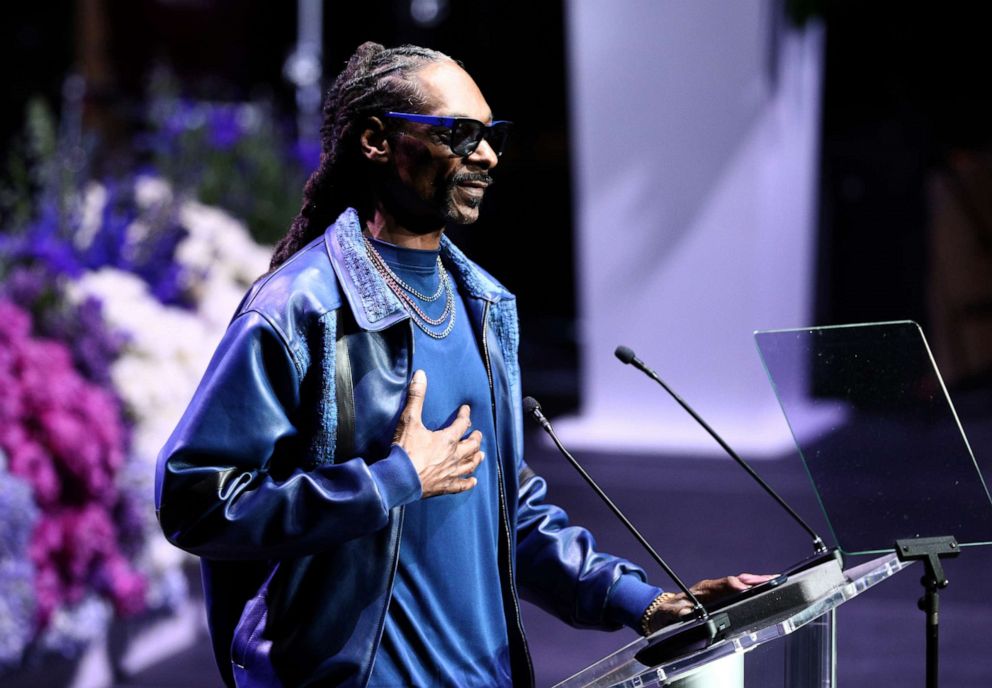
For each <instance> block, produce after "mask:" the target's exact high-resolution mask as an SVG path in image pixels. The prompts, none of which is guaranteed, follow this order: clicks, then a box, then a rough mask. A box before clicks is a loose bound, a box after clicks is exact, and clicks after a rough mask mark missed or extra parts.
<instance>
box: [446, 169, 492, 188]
mask: <svg viewBox="0 0 992 688" xmlns="http://www.w3.org/2000/svg"><path fill="white" fill-rule="evenodd" d="M462 182H485V184H486V185H487V186H492V185H493V184H495V183H496V182H495V181H494V180H493V178H492V177H490V176H489V175H488V174H486V173H485V172H463V173H461V174H456V175H455V176H454V177H452V178H451V183H452V184H461V183H462Z"/></svg>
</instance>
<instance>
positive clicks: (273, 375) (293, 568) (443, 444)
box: [157, 43, 751, 686]
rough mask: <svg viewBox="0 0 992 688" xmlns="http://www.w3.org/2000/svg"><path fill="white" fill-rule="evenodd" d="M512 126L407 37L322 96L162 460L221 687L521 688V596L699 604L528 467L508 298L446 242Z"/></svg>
mask: <svg viewBox="0 0 992 688" xmlns="http://www.w3.org/2000/svg"><path fill="white" fill-rule="evenodd" d="M507 127H508V123H501V122H494V121H493V117H492V112H491V111H490V108H489V105H488V104H487V103H486V101H485V99H484V98H483V96H482V93H481V92H480V91H479V89H478V87H477V86H476V84H475V83H474V82H473V81H472V79H471V77H469V75H468V74H467V73H466V72H465V71H464V70H463V69H462V68H461V67H460V66H459V65H458V64H457V63H456V62H454V61H452V60H451V59H450V58H448V57H447V56H445V55H443V54H441V53H437V52H434V51H431V50H426V49H423V48H417V47H413V46H404V47H401V48H396V49H392V50H385V49H383V48H382V46H379V45H376V44H372V43H366V44H364V45H362V46H361V47H360V48H359V49H358V51H357V52H356V53H355V55H354V56H352V58H351V59H350V60H349V62H348V64H347V66H346V67H345V69H344V71H343V72H342V73H341V74H340V75H339V76H338V78H337V80H336V81H335V82H334V84H333V85H332V87H331V89H330V91H329V93H328V96H327V100H326V103H325V107H324V127H323V129H322V158H321V162H320V166H319V168H318V170H317V171H316V172H315V173H314V174H313V176H312V177H311V178H310V180H309V181H308V183H307V187H306V189H305V198H304V204H303V208H302V210H301V213H300V215H299V216H298V217H297V218H296V220H295V222H294V223H293V227H292V229H291V230H290V232H289V234H288V235H287V236H286V238H285V239H284V240H283V241H282V242H281V243H280V244H279V246H278V247H277V249H276V252H275V255H274V257H273V270H272V271H271V272H270V273H269V274H268V275H266V276H265V277H264V278H263V279H261V280H259V282H258V283H256V285H255V286H254V287H253V288H252V290H251V291H250V292H249V294H248V295H247V296H246V297H245V299H244V301H243V302H242V304H241V306H240V307H239V309H238V312H237V314H236V315H235V317H234V319H233V320H232V322H231V325H230V327H229V330H228V332H227V334H226V336H225V338H224V340H223V341H222V343H221V345H220V347H219V349H218V351H217V353H216V354H215V356H214V359H213V361H212V362H211V365H210V368H209V369H208V371H207V373H206V375H205V376H204V379H203V381H202V383H201V385H200V387H199V389H198V391H197V393H196V395H195V397H194V399H193V401H192V402H191V404H190V407H189V409H188V410H187V412H186V414H185V415H184V417H183V419H182V421H181V422H180V424H179V426H178V428H177V429H176V431H175V433H174V434H173V436H172V438H171V439H170V440H169V442H168V444H167V445H166V447H165V448H164V449H163V452H162V455H161V457H160V462H159V470H158V481H157V498H158V504H159V518H160V520H161V524H162V528H163V530H164V531H165V533H166V535H167V537H168V538H169V539H170V540H171V541H172V542H173V543H175V544H176V545H178V546H180V547H182V548H184V549H187V550H189V551H190V552H193V553H195V554H198V555H200V556H201V557H202V562H203V578H204V588H205V591H206V596H207V601H208V605H209V622H210V631H211V636H212V640H213V644H214V650H215V653H216V655H217V658H218V662H219V665H220V669H221V672H222V674H223V676H224V680H225V681H226V682H227V683H228V684H229V685H234V684H235V683H236V684H237V685H238V686H246V685H252V686H254V685H260V686H262V685H264V686H276V685H287V686H288V685H292V686H297V685H349V686H364V685H369V686H385V685H458V686H471V685H487V686H488V685H498V686H510V685H525V684H529V683H531V682H532V681H533V678H532V676H533V674H532V667H531V661H530V657H529V655H528V651H527V645H526V642H525V639H524V632H523V628H522V626H521V621H520V610H519V607H518V593H519V594H520V595H523V596H525V597H527V598H528V599H531V600H533V601H535V602H536V603H538V604H540V605H541V606H542V607H544V608H545V609H547V610H549V611H551V612H553V613H555V614H557V615H558V616H560V617H561V618H563V619H564V620H566V621H567V622H569V623H571V624H573V625H577V626H596V627H600V628H617V627H619V626H621V625H622V624H627V625H629V626H631V627H634V628H637V629H638V630H640V631H641V632H648V631H650V630H652V629H654V628H657V627H660V626H661V625H662V624H664V623H667V622H669V621H672V620H674V619H676V618H678V616H679V615H680V614H683V613H685V611H686V610H687V609H688V608H689V606H690V605H689V603H688V602H687V601H686V600H685V599H684V598H683V596H682V595H681V594H678V595H673V594H671V593H666V594H664V595H661V596H659V595H660V593H661V591H660V590H659V589H658V588H656V587H653V586H650V585H648V584H647V583H646V582H645V577H644V573H643V571H641V570H640V569H639V568H637V567H636V566H634V565H633V564H631V563H629V562H627V561H625V560H622V559H618V558H616V557H612V556H609V555H605V554H601V553H598V552H596V551H595V549H594V543H593V540H592V537H591V535H590V534H589V533H588V532H587V531H585V530H584V529H581V528H577V527H573V526H569V525H568V521H567V517H566V515H565V514H564V512H563V511H561V510H560V509H558V508H557V507H554V506H552V505H548V504H545V503H544V502H543V498H544V496H545V493H546V485H545V483H544V481H543V480H542V479H541V478H540V477H538V476H537V475H535V474H534V472H533V471H532V470H531V469H530V468H529V467H528V466H527V465H526V464H525V463H524V461H523V457H522V446H523V440H522V428H521V408H520V380H519V369H518V366H517V319H516V309H515V302H514V298H513V296H512V295H510V294H509V293H508V292H507V291H506V290H505V289H504V288H503V287H502V286H501V285H500V284H499V283H498V282H496V281H495V280H494V279H493V278H492V277H490V276H489V275H488V274H487V273H486V272H484V271H483V270H482V269H480V268H479V267H478V266H476V265H475V264H474V263H472V262H471V261H469V260H468V259H467V258H466V257H465V256H464V255H463V254H462V253H461V252H460V251H459V250H458V249H457V248H455V247H454V246H453V245H452V244H451V242H450V241H449V240H448V239H447V238H446V237H445V236H444V228H445V226H446V225H447V224H448V223H458V224H469V223H471V222H474V221H475V220H476V218H477V217H478V213H479V205H480V203H481V202H482V198H483V196H484V193H485V189H486V187H487V186H488V185H489V184H490V183H491V177H490V173H491V172H492V170H493V169H494V168H495V167H496V166H497V164H498V162H499V154H500V152H501V150H502V146H503V143H504V142H505V138H506V133H507V132H506V130H507ZM742 578H743V580H742V579H741V578H738V577H731V578H725V579H720V580H719V581H704V582H703V583H701V584H699V586H698V589H699V590H700V594H701V595H703V596H704V597H709V598H712V597H715V596H717V595H719V594H724V593H726V592H728V591H731V590H738V589H744V588H746V587H747V584H748V583H749V582H751V581H750V580H749V579H748V578H747V577H746V576H742Z"/></svg>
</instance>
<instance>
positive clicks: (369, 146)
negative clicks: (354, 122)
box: [358, 117, 392, 164]
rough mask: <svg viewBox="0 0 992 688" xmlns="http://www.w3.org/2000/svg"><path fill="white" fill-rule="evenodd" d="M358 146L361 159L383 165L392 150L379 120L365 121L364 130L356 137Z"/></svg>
mask: <svg viewBox="0 0 992 688" xmlns="http://www.w3.org/2000/svg"><path fill="white" fill-rule="evenodd" d="M358 146H359V149H360V150H361V152H362V157H364V158H365V159H366V160H368V161H370V162H373V163H377V164H383V163H386V162H388V161H389V158H390V156H391V154H392V149H391V146H390V145H389V139H388V138H387V137H386V127H385V125H383V123H382V120H381V119H379V118H378V117H369V118H368V119H367V120H366V121H365V128H364V129H362V133H361V134H359V136H358Z"/></svg>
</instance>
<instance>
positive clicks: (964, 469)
mask: <svg viewBox="0 0 992 688" xmlns="http://www.w3.org/2000/svg"><path fill="white" fill-rule="evenodd" d="M755 339H756V343H757V345H758V349H759V353H760V355H761V358H762V362H763V363H764V366H765V370H766V371H767V373H768V377H769V381H770V382H771V385H772V388H773V389H774V391H775V394H776V396H777V397H778V400H779V403H780V404H781V407H782V412H783V414H784V415H785V417H786V420H787V421H788V423H789V426H790V428H791V429H792V432H793V436H794V438H795V440H796V445H797V448H798V449H799V454H800V456H801V457H802V460H803V464H804V467H805V469H806V472H807V475H808V476H809V478H810V481H811V483H812V485H813V488H814V490H815V493H816V497H817V500H818V501H819V503H820V506H821V507H822V509H823V512H824V515H825V516H826V519H827V523H828V526H829V528H830V531H831V534H832V536H833V540H834V541H835V542H836V544H837V545H838V547H839V549H840V551H841V552H843V553H844V554H847V555H864V554H874V555H882V556H881V557H880V558H878V559H874V560H872V561H870V562H868V563H865V564H861V565H859V566H857V567H854V568H851V569H848V570H846V571H843V572H841V571H840V565H839V563H837V562H830V564H831V565H832V566H833V567H834V568H833V569H830V570H829V571H827V570H826V569H821V567H820V566H818V567H817V568H818V569H820V570H818V571H816V573H815V575H816V576H817V577H816V578H813V577H811V576H808V575H807V579H806V580H805V581H803V580H797V581H796V582H797V585H796V586H794V587H793V588H792V590H796V589H800V588H801V590H802V595H801V596H796V595H792V596H791V597H789V596H786V595H785V593H784V592H781V591H780V592H779V593H777V594H778V597H776V596H775V595H776V593H775V592H774V590H775V589H773V590H772V591H769V592H767V593H763V594H762V595H761V596H759V597H756V598H752V600H750V601H743V602H739V603H738V605H734V606H730V607H726V608H725V609H724V610H721V611H727V612H728V613H729V614H730V617H731V619H730V620H729V621H728V622H727V623H726V626H725V629H726V630H723V631H722V635H718V636H717V638H718V640H717V641H716V642H712V644H710V645H708V646H705V645H703V644H702V643H700V644H698V645H692V646H691V647H694V648H697V649H694V650H693V651H686V652H683V653H682V654H675V653H674V652H673V653H669V654H662V653H660V652H654V651H653V650H654V648H658V647H661V645H660V643H659V640H666V638H665V637H663V636H662V635H661V634H665V633H670V634H671V638H670V639H672V640H673V641H675V640H677V638H676V634H677V633H678V632H679V626H680V625H682V624H677V625H674V626H672V627H669V628H666V629H662V631H659V632H658V633H656V634H655V635H654V636H652V637H651V638H647V639H639V640H637V641H635V642H633V643H631V644H629V645H627V646H626V647H624V648H621V649H620V650H618V651H617V652H615V653H613V654H612V655H610V656H608V657H606V658H604V659H602V660H600V661H598V662H596V663H595V664H593V665H592V666H590V667H588V668H586V669H583V670H582V671H580V672H579V673H577V674H575V675H574V676H572V677H571V678H569V679H567V680H565V681H563V682H562V683H559V684H558V687H557V688H579V687H594V686H595V687H599V686H604V687H605V686H622V687H624V688H628V687H629V688H633V687H635V686H673V687H675V688H744V687H745V686H746V687H747V688H778V687H779V686H781V687H782V688H835V686H836V679H835V658H834V648H835V643H834V638H835V623H834V622H835V615H834V612H835V610H836V609H837V607H839V606H840V605H842V604H844V603H845V602H847V601H848V600H850V599H852V598H854V597H856V596H857V595H859V594H861V593H862V592H864V591H865V590H867V589H868V588H870V587H872V586H874V585H877V584H878V583H880V582H882V581H883V580H885V579H887V578H889V577H891V576H892V575H894V574H895V573H897V572H898V571H900V570H901V569H903V568H905V567H906V566H908V565H909V564H910V563H912V560H913V559H917V558H922V559H923V560H924V561H925V565H926V571H925V573H924V576H923V579H922V582H923V584H924V587H925V588H926V594H925V597H924V601H925V602H926V604H925V605H924V607H922V609H924V611H925V612H926V630H927V685H928V686H936V685H937V658H938V642H937V638H938V634H937V618H938V615H937V608H938V607H937V592H936V591H937V590H938V589H939V588H940V587H942V586H943V585H946V579H944V578H943V572H942V570H940V566H939V563H940V558H941V557H944V556H956V555H957V554H958V548H959V547H961V548H966V547H971V546H979V545H988V544H992V497H990V494H989V490H988V488H987V486H986V484H985V482H984V480H983V478H982V475H981V472H980V471H979V470H978V465H977V463H976V462H975V457H974V455H973V453H972V451H971V447H970V445H969V444H968V440H967V437H966V436H965V434H964V429H963V428H962V426H961V423H960V420H959V419H958V416H957V413H956V412H955V410H954V407H953V405H952V403H951V400H950V397H949V396H948V394H947V390H946V388H945V387H944V384H943V381H942V380H941V378H940V373H939V371H938V370H937V367H936V364H935V362H934V360H933V356H932V355H931V353H930V348H929V346H928V345H927V343H926V339H925V338H924V336H923V331H922V330H921V329H920V327H919V325H917V324H916V323H914V322H911V321H897V322H884V323H864V324H857V325H839V326H828V327H812V328H800V329H790V330H768V331H763V332H756V333H755ZM825 418H829V419H830V422H829V424H828V425H826V426H825V425H824V422H823V421H824V419H825ZM945 545H946V546H947V547H949V548H951V550H953V551H948V550H946V549H943V548H944V547H945ZM897 546H898V553H897V552H896V550H897ZM822 566H826V564H824V565H822ZM824 572H825V573H826V574H829V575H820V574H821V573H824ZM801 576H802V574H801V575H800V577H799V578H800V579H801ZM810 581H814V582H815V585H814V584H812V583H810ZM807 583H810V584H809V585H807ZM766 595H770V597H767V598H766V602H767V604H765V605H764V606H762V605H761V602H760V600H761V599H762V598H764V597H765V596H766ZM754 600H759V603H758V604H757V605H755V604H753V603H754ZM745 604H751V606H750V607H747V608H744V607H739V605H745ZM735 607H736V609H735ZM711 611H712V610H711ZM686 628H687V629H689V627H688V626H686ZM682 637H683V638H687V637H691V636H689V635H688V634H684V635H683V636H682ZM708 637H712V636H708ZM672 645H673V646H676V647H678V645H677V643H676V642H673V643H672ZM700 646H702V648H703V649H698V648H699V647H700ZM649 647H650V648H652V651H651V652H649V651H647V649H646V648H649ZM638 656H640V657H641V658H642V659H644V658H646V657H662V656H664V657H666V658H667V659H665V660H664V661H661V660H657V661H659V662H660V663H658V664H657V665H655V666H648V665H646V664H643V663H641V662H639V661H638V659H637V657H638ZM645 661H648V660H647V659H645ZM651 661H656V660H651Z"/></svg>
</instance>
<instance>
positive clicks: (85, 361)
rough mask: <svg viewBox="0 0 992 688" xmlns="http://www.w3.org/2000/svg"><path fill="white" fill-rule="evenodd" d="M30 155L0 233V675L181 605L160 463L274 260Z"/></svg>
mask: <svg viewBox="0 0 992 688" xmlns="http://www.w3.org/2000/svg"><path fill="white" fill-rule="evenodd" d="M33 126H34V127H35V129H36V130H43V129H44V127H43V126H40V125H39V124H38V122H34V123H33ZM41 134H44V131H41ZM35 138H36V139H37V140H40V141H47V142H49V143H51V142H52V141H57V140H58V136H56V135H54V134H50V135H38V131H36V136H35ZM217 145H221V146H227V145H228V142H227V141H224V140H219V141H218V142H217ZM61 148H65V146H64V145H61ZM35 157H36V159H37V160H38V161H39V162H38V165H39V166H40V167H41V168H42V170H43V171H44V170H46V169H47V173H41V174H38V175H37V177H38V178H39V179H40V180H41V182H40V183H39V184H37V185H36V187H37V188H36V189H35V190H34V192H33V193H32V197H33V198H34V203H33V205H32V207H31V209H30V212H26V211H24V212H20V213H17V214H13V215H10V217H13V218H14V220H13V221H12V223H11V224H9V225H8V226H5V227H3V228H2V234H0V521H2V522H3V523H4V529H3V531H2V533H0V673H3V672H4V671H7V670H10V669H16V668H17V667H18V666H19V664H20V663H21V662H22V661H23V659H24V657H25V656H26V654H28V653H30V652H31V651H32V649H33V648H38V649H40V650H41V651H56V652H59V653H61V654H64V655H66V656H72V655H73V654H75V653H77V652H78V651H80V650H81V649H82V648H83V647H85V646H86V644H87V643H88V642H90V641H91V640H93V639H95V638H98V637H100V636H101V635H102V634H103V633H104V632H105V631H106V629H107V627H108V625H109V624H110V623H111V622H112V620H113V618H114V617H126V616H129V615H134V614H139V613H142V612H145V611H148V610H159V609H166V610H167V609H170V608H175V607H177V606H178V605H179V604H180V603H181V602H182V601H183V600H184V599H185V598H186V596H187V589H186V575H185V574H184V572H183V565H184V563H185V562H186V561H188V560H189V558H188V556H187V555H185V554H184V553H183V552H181V551H180V550H178V549H176V548H174V547H172V546H171V545H169V544H168V543H167V542H166V541H165V539H164V537H163V536H162V534H161V531H160V529H159V527H158V524H157V522H156V519H155V510H154V493H153V490H154V475H155V461H156V457H157V453H158V451H159V449H160V448H161V447H162V445H163V444H164V443H165V441H166V439H167V438H168V435H169V433H170V432H171V431H172V429H173V428H174V427H175V425H176V423H177V422H178V420H179V417H180V415H181V413H182V412H183V410H184V409H185V407H186V404H187V403H188V402H189V399H190V398H191V397H192V394H193V392H194V390H195V387H196V385H197V383H198V381H199V379H200V377H201V376H202V374H203V372H204V371H205V369H206V367H207V364H208V362H209V357H210V355H211V353H212V351H213V350H214V348H215V347H216V344H217V343H218V342H219V341H220V338H221V337H222V335H223V332H224V329H225V328H226V326H227V323H228V320H229V319H230V317H231V316H232V315H233V313H234V310H235V308H236V307H237V304H238V303H239V302H240V300H241V298H242V296H243V295H244V292H245V290H246V289H247V288H248V286H250V284H251V283H252V282H253V281H254V280H255V279H257V278H258V277H259V276H260V275H262V274H263V273H264V272H265V271H266V270H267V269H268V261H269V257H270V254H271V250H270V249H268V248H265V247H263V246H261V245H259V244H258V243H256V241H255V240H254V239H253V237H252V236H251V234H250V233H249V232H248V230H247V228H246V225H245V224H244V223H243V222H242V221H240V220H239V219H236V218H235V217H234V216H232V215H230V214H228V213H227V212H226V211H224V210H222V209H220V208H218V207H214V206H210V205H206V204H204V203H203V202H201V201H200V200H198V199H197V198H196V197H195V195H194V194H193V193H191V192H190V190H188V189H185V190H184V189H177V188H176V187H174V186H173V185H172V184H170V183H169V181H168V180H167V179H166V178H164V177H163V176H161V175H159V174H158V173H156V172H155V171H154V170H150V169H148V168H147V167H145V168H143V169H142V171H141V172H140V173H135V174H131V175H126V176H123V177H115V178H103V179H99V180H96V179H92V178H87V177H88V175H87V174H86V170H85V166H83V167H78V168H77V169H76V170H74V174H73V175H67V174H65V173H64V172H65V170H64V169H61V168H59V167H58V165H57V164H56V161H58V160H61V159H63V158H64V157H65V156H63V155H62V154H61V153H60V147H59V146H51V145H49V148H48V149H47V150H43V151H41V152H40V154H38V155H37V156H35ZM297 193H298V190H297ZM289 217H291V216H289ZM288 220H289V218H288V217H287V218H284V219H283V223H282V226H285V225H286V224H288Z"/></svg>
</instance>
